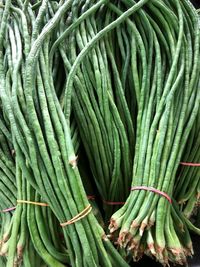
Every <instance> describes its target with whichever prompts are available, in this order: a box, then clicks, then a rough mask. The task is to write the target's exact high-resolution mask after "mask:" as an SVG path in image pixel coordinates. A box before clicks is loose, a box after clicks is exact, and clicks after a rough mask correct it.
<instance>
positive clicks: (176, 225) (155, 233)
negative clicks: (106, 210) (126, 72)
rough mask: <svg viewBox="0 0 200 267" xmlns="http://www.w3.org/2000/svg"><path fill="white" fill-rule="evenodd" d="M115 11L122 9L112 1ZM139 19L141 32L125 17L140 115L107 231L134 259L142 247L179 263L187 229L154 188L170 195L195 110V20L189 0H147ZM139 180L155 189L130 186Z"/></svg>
mask: <svg viewBox="0 0 200 267" xmlns="http://www.w3.org/2000/svg"><path fill="white" fill-rule="evenodd" d="M124 2H126V3H127V2H129V3H130V4H131V2H132V1H124ZM113 10H116V12H119V13H120V10H118V9H117V8H116V7H114V6H113ZM138 17H140V20H143V24H144V25H143V31H141V30H140V28H141V25H140V28H139V19H138V23H137V20H135V25H132V24H131V21H127V27H131V26H132V28H133V31H134V32H133V44H135V43H136V42H138V46H135V45H133V46H132V55H133V61H134V63H133V65H134V64H135V65H136V64H137V65H138V61H139V60H140V61H139V64H140V67H139V68H138V69H139V70H140V73H139V74H138V72H136V73H134V74H133V75H135V81H138V83H137V87H136V92H137V93H138V98H137V99H138V117H137V135H136V149H135V158H134V168H133V180H132V188H131V193H130V195H129V197H128V199H127V201H126V204H125V205H124V206H123V207H122V208H121V209H119V210H118V211H117V212H116V213H115V214H114V215H113V216H112V218H111V222H110V226H109V229H110V232H111V233H113V232H115V231H117V230H118V231H119V236H118V240H117V242H118V244H119V245H120V246H121V247H123V248H126V249H127V251H128V252H131V253H132V254H133V257H134V258H135V259H138V258H140V257H141V256H142V255H143V253H147V254H149V255H152V256H154V257H155V258H156V259H157V260H159V261H160V262H161V263H163V264H167V263H168V261H173V262H176V263H182V264H184V263H185V261H186V256H187V255H191V254H192V245H191V239H190V236H189V235H188V230H187V227H186V225H185V222H184V220H182V219H181V217H180V214H179V212H178V210H177V207H176V203H175V201H174V202H173V201H172V203H169V201H168V200H169V198H168V200H167V199H166V198H165V197H163V196H161V195H159V194H157V193H159V192H160V194H161V193H162V192H164V193H166V194H168V196H169V197H171V198H172V194H173V188H174V183H175V178H176V171H177V169H178V167H179V164H180V160H181V156H182V153H183V149H184V147H185V144H186V142H187V138H188V135H189V133H190V130H191V128H192V125H193V124H194V121H195V117H196V116H197V113H198V109H199V99H200V91H199V70H200V64H199V59H198V58H199V21H198V16H197V14H196V13H195V10H194V9H193V7H192V6H191V5H190V3H189V2H188V1H150V2H149V3H147V5H146V8H145V10H142V11H141V12H140V13H139V12H138ZM144 26H145V27H144ZM143 35H144V36H146V40H148V47H147V46H145V45H147V44H146V43H145V41H144V40H145V38H144V36H143ZM161 44H163V45H162V46H161ZM136 60H137V62H136ZM133 72H134V70H133ZM137 186H145V188H144V189H146V187H147V188H149V189H152V187H153V188H154V189H155V190H157V192H156V193H155V190H154V192H152V191H151V190H150V191H146V190H142V189H143V188H140V189H141V190H136V189H137ZM158 190H159V191H158ZM183 232H185V233H183Z"/></svg>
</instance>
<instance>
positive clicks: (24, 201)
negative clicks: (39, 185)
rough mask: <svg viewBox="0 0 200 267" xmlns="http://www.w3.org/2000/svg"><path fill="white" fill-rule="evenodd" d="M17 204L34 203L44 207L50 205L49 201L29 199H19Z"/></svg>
mask: <svg viewBox="0 0 200 267" xmlns="http://www.w3.org/2000/svg"><path fill="white" fill-rule="evenodd" d="M17 204H32V205H36V206H42V207H48V206H49V205H48V204H47V203H42V202H34V201H29V200H21V199H19V200H17Z"/></svg>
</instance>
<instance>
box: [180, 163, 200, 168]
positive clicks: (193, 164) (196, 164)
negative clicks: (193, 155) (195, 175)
mask: <svg viewBox="0 0 200 267" xmlns="http://www.w3.org/2000/svg"><path fill="white" fill-rule="evenodd" d="M180 164H181V165H183V166H191V167H200V163H192V162H180Z"/></svg>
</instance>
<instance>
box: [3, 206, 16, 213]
mask: <svg viewBox="0 0 200 267" xmlns="http://www.w3.org/2000/svg"><path fill="white" fill-rule="evenodd" d="M15 209H16V207H11V208H7V209H4V210H1V212H9V211H12V210H15Z"/></svg>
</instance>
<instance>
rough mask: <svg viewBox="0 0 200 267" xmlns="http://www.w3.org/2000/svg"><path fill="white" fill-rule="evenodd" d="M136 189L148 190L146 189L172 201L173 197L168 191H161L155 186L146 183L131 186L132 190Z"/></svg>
mask: <svg viewBox="0 0 200 267" xmlns="http://www.w3.org/2000/svg"><path fill="white" fill-rule="evenodd" d="M135 190H146V191H150V192H153V193H156V194H158V195H161V196H163V197H165V198H166V199H167V200H168V201H169V203H172V199H171V198H170V196H169V195H168V194H167V193H165V192H163V191H160V190H158V189H156V188H154V187H151V186H144V185H141V186H133V187H131V191H135Z"/></svg>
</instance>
